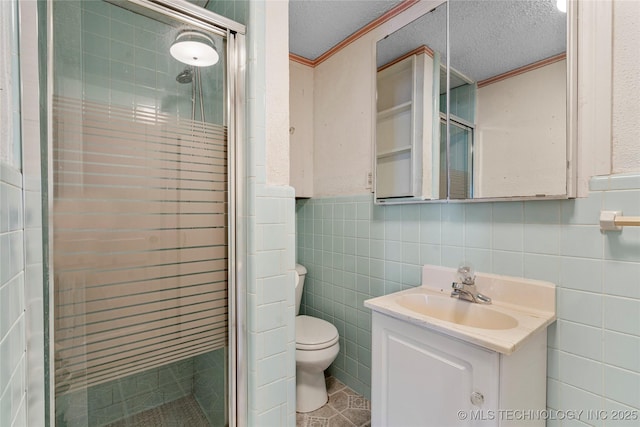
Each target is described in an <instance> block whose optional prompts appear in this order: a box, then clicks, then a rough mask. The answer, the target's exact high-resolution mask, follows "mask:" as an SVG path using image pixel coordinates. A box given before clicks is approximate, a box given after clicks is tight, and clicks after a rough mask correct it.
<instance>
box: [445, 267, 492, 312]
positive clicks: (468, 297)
mask: <svg viewBox="0 0 640 427" xmlns="http://www.w3.org/2000/svg"><path fill="white" fill-rule="evenodd" d="M456 276H457V277H456V280H455V281H454V282H453V283H452V284H451V287H452V288H453V291H451V297H452V298H458V299H462V300H465V301H469V302H475V303H478V304H491V298H489V297H488V296H485V295H482V294H481V293H480V292H478V290H477V289H476V284H475V280H476V275H475V273H474V272H473V267H472V266H470V265H464V264H462V265H460V267H458V271H457V274H456Z"/></svg>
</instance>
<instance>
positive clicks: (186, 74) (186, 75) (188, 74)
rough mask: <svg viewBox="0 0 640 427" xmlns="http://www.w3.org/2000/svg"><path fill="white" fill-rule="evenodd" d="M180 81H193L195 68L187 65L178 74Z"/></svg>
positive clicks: (177, 77)
mask: <svg viewBox="0 0 640 427" xmlns="http://www.w3.org/2000/svg"><path fill="white" fill-rule="evenodd" d="M176 81H177V82H178V83H191V82H192V81H193V68H191V67H187V68H185V69H184V70H182V72H181V73H180V74H178V75H177V76H176Z"/></svg>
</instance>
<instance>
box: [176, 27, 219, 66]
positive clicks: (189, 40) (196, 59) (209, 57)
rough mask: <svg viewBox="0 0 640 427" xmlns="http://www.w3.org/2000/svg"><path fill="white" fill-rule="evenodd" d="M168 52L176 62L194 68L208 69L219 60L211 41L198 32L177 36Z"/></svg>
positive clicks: (184, 32) (183, 33) (187, 32)
mask: <svg viewBox="0 0 640 427" xmlns="http://www.w3.org/2000/svg"><path fill="white" fill-rule="evenodd" d="M169 52H170V53H171V56H173V57H174V58H175V59H177V60H178V61H180V62H182V63H184V64H187V65H193V66H196V67H209V66H211V65H213V64H215V63H217V62H218V59H220V56H219V55H218V51H217V50H216V47H215V45H214V44H213V40H212V39H211V38H210V37H209V36H207V35H206V34H202V33H200V32H198V31H183V32H181V33H180V34H178V36H177V37H176V41H174V42H173V44H172V45H171V48H170V49H169Z"/></svg>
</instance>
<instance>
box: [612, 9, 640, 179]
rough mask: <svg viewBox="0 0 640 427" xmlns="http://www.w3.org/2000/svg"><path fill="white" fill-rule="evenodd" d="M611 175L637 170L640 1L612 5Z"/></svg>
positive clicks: (639, 160) (639, 168)
mask: <svg viewBox="0 0 640 427" xmlns="http://www.w3.org/2000/svg"><path fill="white" fill-rule="evenodd" d="M613 22H614V27H613V58H614V61H613V114H612V122H613V123H612V125H613V132H612V133H613V135H612V136H613V142H612V145H613V157H612V169H613V170H612V172H614V173H622V172H637V171H640V77H639V75H638V71H639V70H640V1H637V0H635V1H634V0H617V1H615V2H614V6H613Z"/></svg>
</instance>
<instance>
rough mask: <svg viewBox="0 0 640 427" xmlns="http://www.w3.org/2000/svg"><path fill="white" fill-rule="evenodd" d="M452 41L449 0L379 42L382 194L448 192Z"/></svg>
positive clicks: (436, 195)
mask: <svg viewBox="0 0 640 427" xmlns="http://www.w3.org/2000/svg"><path fill="white" fill-rule="evenodd" d="M446 44H447V4H446V3H443V4H441V5H440V6H438V7H437V8H435V9H434V10H432V11H430V12H429V13H426V14H425V15H423V16H422V17H420V18H418V19H416V20H415V21H413V22H412V23H410V24H408V25H406V26H405V27H403V28H401V29H400V30H398V31H396V32H394V33H393V34H391V35H389V36H387V37H386V38H384V39H383V40H380V41H379V42H378V43H377V47H376V62H377V78H376V89H377V106H376V144H375V162H376V164H375V172H376V173H375V177H376V179H375V193H376V197H375V198H376V200H380V201H382V202H384V201H388V202H399V201H417V200H425V199H426V200H432V199H435V200H437V199H441V198H443V197H444V198H446V189H445V190H444V191H445V192H444V193H442V189H441V185H440V181H441V172H440V167H439V165H440V157H441V143H440V139H441V138H440V135H441V130H440V110H441V109H442V107H441V105H442V94H444V93H446V81H447V80H446V67H444V65H443V64H444V62H443V61H444V60H445V58H446ZM445 151H446V150H445ZM443 171H445V169H443Z"/></svg>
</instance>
